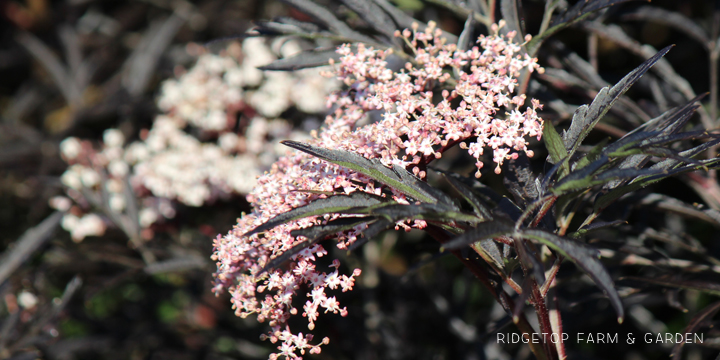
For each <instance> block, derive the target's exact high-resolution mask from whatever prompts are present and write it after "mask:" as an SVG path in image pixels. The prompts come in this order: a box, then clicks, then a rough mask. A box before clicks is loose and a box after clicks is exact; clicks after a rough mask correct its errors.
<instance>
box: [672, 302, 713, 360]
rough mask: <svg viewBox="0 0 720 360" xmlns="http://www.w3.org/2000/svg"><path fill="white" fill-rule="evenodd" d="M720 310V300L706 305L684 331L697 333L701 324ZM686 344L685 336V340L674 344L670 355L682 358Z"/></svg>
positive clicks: (678, 359) (674, 357) (678, 358)
mask: <svg viewBox="0 0 720 360" xmlns="http://www.w3.org/2000/svg"><path fill="white" fill-rule="evenodd" d="M718 310H720V301H718V302H715V303H712V304H710V305H708V306H706V307H705V308H704V309H702V310H701V311H700V312H699V313H697V314H696V315H695V316H693V318H692V320H690V323H689V324H688V326H687V327H686V328H685V331H684V333H685V334H695V332H696V331H697V329H698V328H700V325H701V324H702V323H703V322H705V321H706V320H708V319H710V318H712V317H713V316H715V314H717V312H718ZM683 346H685V339H684V338H683V341H680V342H678V343H677V344H675V346H673V349H672V355H670V356H671V357H672V358H673V359H677V360H680V359H681V355H682V348H683Z"/></svg>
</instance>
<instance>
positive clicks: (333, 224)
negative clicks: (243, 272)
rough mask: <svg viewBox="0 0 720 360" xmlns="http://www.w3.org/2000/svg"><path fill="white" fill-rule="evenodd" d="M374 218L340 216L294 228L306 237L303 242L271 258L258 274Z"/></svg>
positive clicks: (294, 234)
mask: <svg viewBox="0 0 720 360" xmlns="http://www.w3.org/2000/svg"><path fill="white" fill-rule="evenodd" d="M372 220H373V219H372V218H355V217H353V218H340V219H337V220H333V221H330V222H328V223H327V224H323V225H315V226H311V227H309V228H304V229H298V230H293V231H291V232H290V235H292V236H294V237H300V236H302V237H304V238H306V239H305V240H304V241H303V242H301V243H299V244H296V245H295V246H293V247H292V248H290V249H289V250H287V251H285V252H283V253H282V254H280V256H277V257H276V258H274V259H272V260H270V262H268V263H267V264H266V265H265V266H264V267H263V268H262V270H260V272H258V273H257V274H256V275H260V274H263V273H264V272H266V271H268V270H270V269H274V268H277V267H278V266H280V265H282V263H284V262H285V261H287V260H289V259H290V258H291V257H293V256H295V255H296V254H298V253H299V252H301V251H303V250H304V249H307V248H309V247H311V246H313V245H315V244H317V243H318V242H319V241H321V240H323V239H324V238H326V237H328V236H330V235H333V234H337V233H339V232H341V231H345V230H350V229H352V228H354V227H355V226H358V225H360V224H363V223H366V222H368V221H372Z"/></svg>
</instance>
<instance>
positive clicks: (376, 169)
mask: <svg viewBox="0 0 720 360" xmlns="http://www.w3.org/2000/svg"><path fill="white" fill-rule="evenodd" d="M281 143H282V144H284V145H287V146H289V147H291V148H293V149H296V150H300V151H302V152H305V153H308V154H310V155H312V156H315V157H318V158H320V159H323V160H325V161H328V162H331V163H333V164H337V165H340V166H343V167H346V168H348V169H350V170H353V171H356V172H358V173H360V174H363V175H365V176H367V177H370V178H372V179H374V180H377V181H379V182H380V183H382V184H385V185H387V186H390V187H392V188H394V189H396V190H398V191H400V192H402V193H403V194H405V195H407V196H409V197H411V198H413V199H415V200H418V201H421V202H425V203H431V204H436V203H440V204H442V205H444V206H446V207H447V208H448V209H456V206H455V205H454V204H453V202H452V199H450V198H449V197H448V196H447V195H445V194H443V193H442V192H441V191H439V190H437V189H435V188H433V187H432V186H430V185H428V184H427V183H425V182H424V181H422V180H420V179H418V178H417V177H415V176H413V175H412V174H410V173H409V172H408V171H407V170H405V169H403V168H401V167H399V166H397V165H396V166H394V167H393V168H392V169H391V168H388V167H386V166H385V165H383V164H382V163H381V162H380V161H379V160H377V159H372V160H370V159H367V158H365V157H363V156H361V155H358V154H356V153H352V152H349V151H342V150H330V149H324V148H321V147H317V146H312V145H308V144H304V143H301V142H297V141H290V140H285V141H281Z"/></svg>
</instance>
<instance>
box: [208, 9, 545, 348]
mask: <svg viewBox="0 0 720 360" xmlns="http://www.w3.org/2000/svg"><path fill="white" fill-rule="evenodd" d="M492 30H493V32H494V34H492V35H490V36H481V37H480V38H479V39H478V41H477V45H478V47H474V48H472V49H470V50H467V51H461V50H459V49H457V47H456V45H454V44H446V42H445V39H444V38H442V37H441V35H442V32H441V31H440V30H439V29H437V28H436V27H435V24H433V23H430V25H429V26H428V27H427V29H426V30H425V31H422V32H418V31H417V26H414V27H413V30H405V31H404V32H402V33H398V34H397V35H398V36H400V37H402V38H403V39H404V40H405V41H406V43H407V45H408V46H409V47H410V48H411V49H412V51H413V52H414V58H413V59H412V61H411V62H408V63H407V64H406V65H405V67H404V68H403V69H401V70H400V71H393V70H391V69H389V68H388V62H387V61H386V58H387V56H389V55H390V54H391V51H390V50H386V51H379V50H375V49H373V48H370V47H366V46H364V45H363V44H358V45H357V46H356V47H353V46H350V45H343V46H341V47H339V48H338V53H339V54H340V55H341V58H340V60H339V62H337V63H332V62H331V64H332V65H333V68H334V72H333V73H334V75H335V76H336V77H337V78H338V79H340V80H341V81H343V82H344V83H345V85H346V86H347V88H346V90H345V91H343V92H337V93H335V94H332V95H331V96H330V97H329V98H328V105H329V106H334V108H335V109H334V112H333V114H331V115H330V116H328V117H327V118H326V120H325V126H324V127H322V128H321V129H320V131H318V132H312V133H311V134H312V136H313V138H312V139H310V140H308V141H307V142H308V143H310V144H311V145H314V146H318V147H324V148H331V149H342V150H347V151H353V152H355V153H358V154H361V155H363V156H365V157H366V158H373V159H379V160H380V161H382V162H383V163H384V164H386V165H390V164H396V165H401V166H403V167H406V168H408V169H412V171H413V172H414V173H415V174H416V175H418V176H419V177H421V178H424V177H425V175H426V174H425V172H424V171H423V170H422V169H421V168H420V167H419V166H418V164H420V163H421V162H424V163H425V164H427V162H429V161H432V160H433V159H436V158H440V157H441V154H442V153H443V151H445V150H447V149H448V148H450V147H451V146H453V145H456V144H460V145H461V146H462V147H464V148H466V149H468V151H469V153H470V154H471V155H472V156H473V157H474V158H475V159H476V163H477V167H478V173H477V176H479V174H480V172H479V168H481V167H482V161H481V159H480V156H481V155H482V153H483V149H484V148H485V147H490V148H492V149H493V160H494V162H495V163H497V164H498V167H497V170H496V171H499V169H500V167H499V166H500V165H501V164H502V162H503V161H504V160H505V159H508V158H512V157H515V156H517V154H516V153H511V151H512V150H515V151H526V152H527V153H528V155H530V156H532V153H531V152H530V151H529V150H527V145H528V143H527V141H526V140H525V136H536V137H538V138H539V137H540V135H541V133H542V131H541V129H542V119H540V118H539V117H538V115H537V112H536V110H537V109H539V108H540V104H539V103H538V102H537V101H535V100H532V101H531V104H532V105H531V106H530V107H525V108H524V109H523V108H522V107H523V105H524V103H525V99H526V98H525V96H523V95H520V96H513V95H512V93H513V91H514V89H515V87H516V86H517V78H518V76H519V75H520V71H521V70H522V69H523V68H525V69H527V70H529V71H536V70H540V68H539V66H538V64H537V59H533V58H530V57H528V56H527V55H525V54H523V53H522V50H521V46H520V45H518V44H517V43H513V41H512V40H513V38H514V36H515V34H514V33H513V32H510V33H509V34H508V35H507V36H502V35H499V34H498V30H499V27H498V26H493V28H492ZM453 71H454V72H455V73H456V74H457V75H456V76H455V78H453V76H452V75H451V73H452V72H453ZM443 87H445V89H443ZM438 92H439V93H441V94H442V100H441V101H439V102H437V101H435V100H434V99H433V95H434V94H435V93H438ZM455 99H458V101H453V100H455ZM456 103H457V104H458V105H453V104H456ZM378 110H380V111H381V113H382V118H381V119H380V120H378V121H376V122H372V123H369V124H368V121H367V119H368V117H369V116H370V114H369V113H370V112H377V111H378ZM381 190H382V189H381V187H380V185H378V184H375V183H373V181H372V180H371V179H368V178H366V177H364V176H363V175H361V174H358V173H355V172H353V171H351V170H349V169H346V168H343V167H340V166H337V165H334V164H331V163H328V162H325V161H322V160H319V159H318V158H315V157H312V156H310V155H307V154H304V153H295V154H293V155H289V156H287V157H283V158H281V159H280V160H279V161H278V162H277V163H275V164H274V165H273V166H272V168H271V170H270V172H268V173H266V174H264V175H263V176H261V177H260V179H259V180H258V184H257V186H256V187H255V188H254V190H253V191H252V192H251V193H250V194H249V195H248V201H250V202H251V204H252V205H253V208H254V210H253V212H252V213H250V214H247V215H245V216H243V217H242V218H241V219H239V222H238V224H237V225H236V226H235V227H234V229H233V230H232V231H230V232H229V233H228V234H227V235H225V236H220V235H218V237H217V238H216V240H215V242H214V247H215V253H214V255H213V259H214V260H215V261H216V262H217V267H218V268H217V272H216V274H215V277H216V286H215V291H222V290H227V291H229V293H230V294H231V295H232V303H233V307H234V308H235V310H236V314H237V315H238V316H241V317H246V316H249V315H252V314H255V315H257V318H258V320H259V321H260V322H264V321H267V322H268V323H269V325H270V327H271V330H270V332H269V333H268V334H267V335H265V336H263V337H264V338H267V339H269V340H270V341H272V342H273V343H279V346H278V350H279V352H278V353H277V354H273V355H272V356H271V359H274V358H277V357H278V356H285V357H286V358H292V359H295V358H300V356H299V355H298V353H300V355H302V354H304V353H305V351H306V350H307V351H310V352H319V346H320V345H321V343H318V344H315V345H313V344H310V343H309V341H310V336H309V335H303V334H302V333H297V334H295V333H293V332H292V331H291V330H290V329H289V328H288V325H287V322H288V319H289V318H290V317H291V316H292V315H295V314H298V313H300V310H299V309H298V308H297V307H296V305H295V304H294V303H293V298H294V297H296V296H297V295H298V294H297V293H298V292H301V293H304V295H305V297H304V298H306V300H301V301H300V302H302V301H305V303H304V305H302V316H304V317H306V318H307V321H308V328H309V329H310V330H312V329H313V328H314V324H315V321H316V319H317V316H318V314H319V313H320V312H324V313H327V312H332V313H339V314H340V315H345V314H346V313H347V310H346V309H345V308H341V307H340V305H339V304H338V303H337V300H336V298H335V296H329V295H328V294H327V293H326V291H327V290H328V289H329V290H333V289H341V290H342V291H348V290H351V289H352V287H353V285H354V277H355V276H357V275H359V274H360V269H355V270H354V271H352V274H351V275H350V276H347V275H339V273H338V269H339V266H340V264H339V262H337V261H333V264H332V266H331V267H330V268H329V269H320V265H319V264H316V257H321V256H324V255H326V254H327V250H326V249H325V248H324V247H323V245H320V244H315V245H313V246H312V247H308V248H306V249H304V250H303V251H301V252H299V253H298V254H296V255H294V256H293V257H292V261H291V263H290V265H289V266H287V267H286V266H283V267H282V269H272V270H270V271H263V270H264V268H265V266H266V265H267V264H268V263H269V262H270V261H272V259H275V258H277V257H278V256H281V255H282V254H283V253H284V252H286V251H288V250H290V249H292V248H293V247H294V246H296V245H298V244H300V243H302V242H303V241H305V239H304V238H303V237H295V236H293V235H292V231H293V230H297V229H302V228H307V227H310V226H313V225H317V224H323V223H326V222H327V221H330V220H334V219H337V218H338V217H340V216H341V215H333V216H324V217H318V216H315V217H308V218H304V219H301V220H297V221H292V222H289V223H286V224H283V225H280V226H278V227H275V228H273V229H272V230H269V231H266V232H264V233H262V234H254V235H251V236H245V234H247V233H248V232H250V231H251V230H253V229H254V228H255V227H257V226H259V225H261V224H263V223H265V222H267V221H268V220H270V219H272V218H273V217H275V216H277V215H280V214H282V213H285V212H287V211H290V210H291V209H293V208H296V207H298V206H302V205H305V204H308V203H309V202H310V201H313V200H315V199H318V198H320V197H323V196H325V195H322V192H336V193H337V192H344V193H351V192H354V191H363V192H369V193H373V194H376V195H381V196H392V198H393V199H394V200H395V201H398V202H401V203H408V201H409V200H408V199H406V198H405V196H404V195H403V194H401V193H399V192H395V191H393V189H387V190H388V191H385V192H383V191H381ZM424 225H425V224H424V222H422V221H416V222H414V223H412V224H410V225H408V224H406V223H398V224H397V227H396V228H400V227H402V228H405V229H410V228H411V227H412V226H414V227H418V228H422V227H423V226H424ZM361 230H363V229H359V228H356V229H352V230H349V231H344V232H342V233H338V234H337V235H336V239H337V247H338V248H340V249H345V248H347V247H348V246H349V245H351V244H352V243H353V242H355V241H356V240H357V239H358V236H359V235H358V234H359V233H360V231H361ZM322 343H326V340H323V342H322Z"/></svg>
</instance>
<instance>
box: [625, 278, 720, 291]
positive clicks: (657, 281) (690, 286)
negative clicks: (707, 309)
mask: <svg viewBox="0 0 720 360" xmlns="http://www.w3.org/2000/svg"><path fill="white" fill-rule="evenodd" d="M622 280H630V281H633V282H637V283H639V284H652V285H659V286H663V287H669V288H679V289H686V290H695V291H700V292H704V293H708V294H712V295H716V296H720V284H717V283H711V282H705V281H695V280H679V279H671V278H647V277H636V276H627V277H623V278H622Z"/></svg>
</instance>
